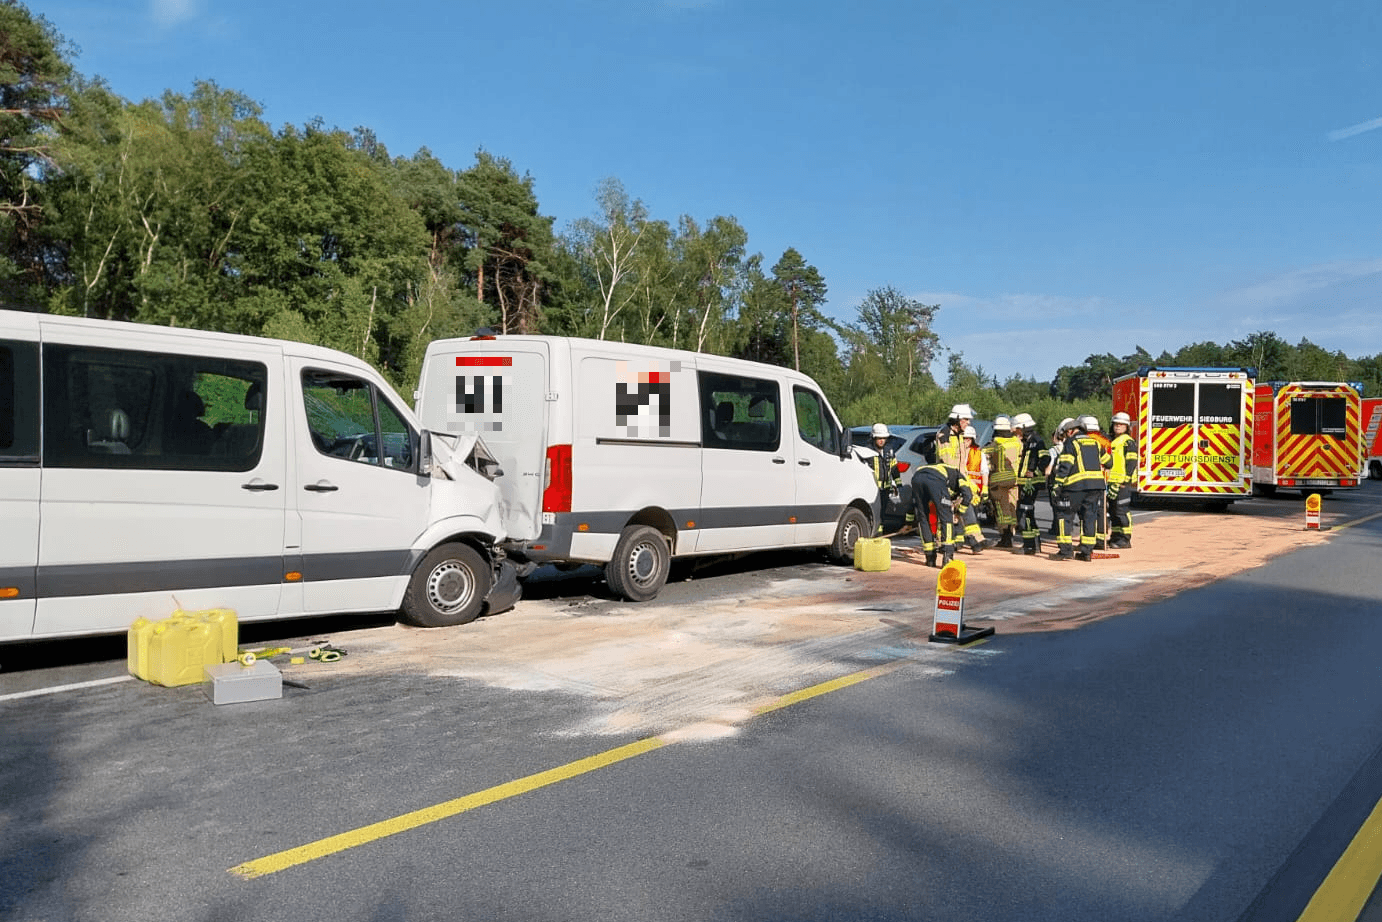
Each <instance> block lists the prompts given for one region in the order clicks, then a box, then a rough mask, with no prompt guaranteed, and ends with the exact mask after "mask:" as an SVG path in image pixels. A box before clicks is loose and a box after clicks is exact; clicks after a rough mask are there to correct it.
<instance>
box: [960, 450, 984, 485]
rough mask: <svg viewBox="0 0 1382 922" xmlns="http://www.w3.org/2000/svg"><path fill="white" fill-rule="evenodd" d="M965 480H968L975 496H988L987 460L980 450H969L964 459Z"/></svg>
mask: <svg viewBox="0 0 1382 922" xmlns="http://www.w3.org/2000/svg"><path fill="white" fill-rule="evenodd" d="M962 473H963V474H964V475H965V478H966V479H968V480H969V485H970V486H971V487H973V488H974V493H975V495H976V496H986V495H987V494H988V482H989V459H988V455H986V454H984V450H983V449H982V448H977V447H976V448H971V449H970V450H969V452H968V454H967V455H966V457H965V466H964V471H963V472H962Z"/></svg>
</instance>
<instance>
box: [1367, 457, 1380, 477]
mask: <svg viewBox="0 0 1382 922" xmlns="http://www.w3.org/2000/svg"><path fill="white" fill-rule="evenodd" d="M1368 479H1369V480H1382V461H1377V460H1373V461H1369V462H1368Z"/></svg>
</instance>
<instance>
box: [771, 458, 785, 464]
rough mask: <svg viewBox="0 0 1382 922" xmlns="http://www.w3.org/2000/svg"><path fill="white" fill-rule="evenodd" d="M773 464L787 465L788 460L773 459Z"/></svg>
mask: <svg viewBox="0 0 1382 922" xmlns="http://www.w3.org/2000/svg"><path fill="white" fill-rule="evenodd" d="M773 463H774V464H786V463H787V459H786V458H774V459H773Z"/></svg>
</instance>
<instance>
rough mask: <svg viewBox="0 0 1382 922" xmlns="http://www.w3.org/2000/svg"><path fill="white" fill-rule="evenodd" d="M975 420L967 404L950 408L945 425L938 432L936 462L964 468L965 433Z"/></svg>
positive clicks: (958, 404) (959, 404)
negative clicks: (966, 427)
mask: <svg viewBox="0 0 1382 922" xmlns="http://www.w3.org/2000/svg"><path fill="white" fill-rule="evenodd" d="M973 419H974V411H973V410H972V409H970V406H969V404H967V403H957V404H955V405H954V406H953V407H951V408H950V416H949V417H948V418H947V419H946V421H945V425H944V426H941V427H940V429H939V430H938V431H937V432H936V460H937V461H940V462H943V463H945V464H949V465H950V466H951V467H954V468H963V467H964V431H965V426H968V425H969V424H970V422H971V421H972V420H973Z"/></svg>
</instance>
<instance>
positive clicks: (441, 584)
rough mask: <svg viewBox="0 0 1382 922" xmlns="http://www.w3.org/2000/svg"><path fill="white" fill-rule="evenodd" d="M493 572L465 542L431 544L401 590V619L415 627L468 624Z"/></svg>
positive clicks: (479, 607) (478, 609) (475, 616)
mask: <svg viewBox="0 0 1382 922" xmlns="http://www.w3.org/2000/svg"><path fill="white" fill-rule="evenodd" d="M492 581H493V575H492V574H491V573H490V568H489V564H487V563H486V562H485V559H484V558H483V557H481V556H480V554H479V552H478V551H476V550H475V549H474V548H473V547H471V546H470V545H468V544H461V543H459V542H454V543H451V544H442V545H439V546H437V547H434V548H433V549H432V550H431V552H430V553H429V554H428V555H427V556H426V557H424V558H422V563H420V564H418V568H417V569H416V570H414V571H413V577H412V579H411V580H409V581H408V591H407V592H405V593H404V594H403V620H404V621H406V622H408V623H409V624H415V625H417V626H418V627H449V626H451V625H455V624H469V623H470V622H472V621H474V620H475V619H476V618H477V617H478V616H479V614H480V609H481V607H482V606H483V605H484V604H485V597H486V596H488V595H489V590H490V585H491V583H492Z"/></svg>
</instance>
